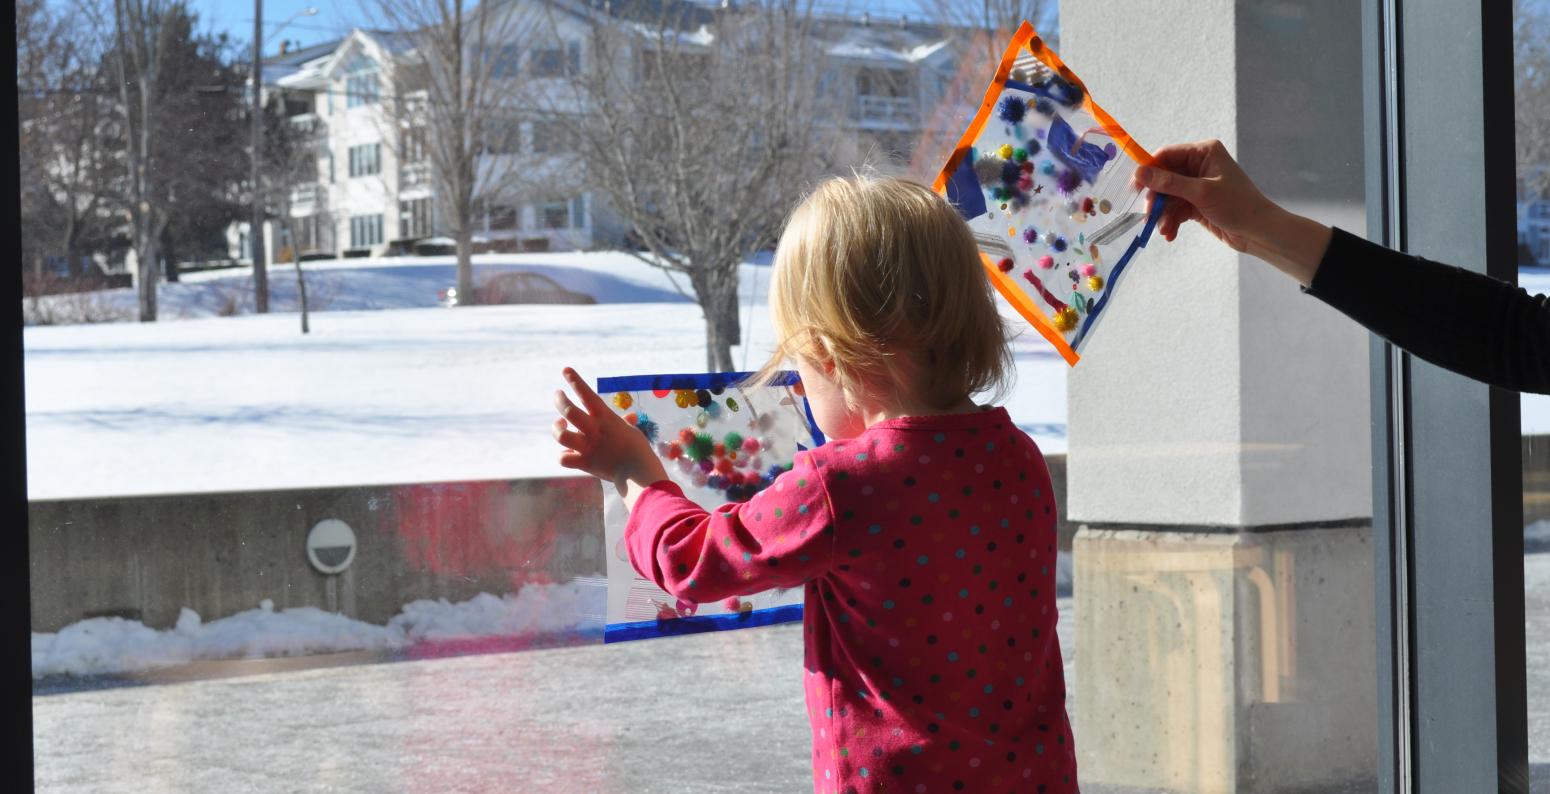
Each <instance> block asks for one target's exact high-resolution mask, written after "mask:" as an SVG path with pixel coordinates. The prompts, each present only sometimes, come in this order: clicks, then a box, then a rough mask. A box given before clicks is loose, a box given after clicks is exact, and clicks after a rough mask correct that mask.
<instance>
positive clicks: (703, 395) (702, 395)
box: [694, 389, 713, 408]
mask: <svg viewBox="0 0 1550 794" xmlns="http://www.w3.org/2000/svg"><path fill="white" fill-rule="evenodd" d="M694 400H695V403H696V404H698V405H699V406H700V407H701V408H704V407H705V406H707V405H710V404H711V402H712V400H713V398H712V397H711V396H710V390H709V389H700V390H698V391H696V392H695V393H694Z"/></svg>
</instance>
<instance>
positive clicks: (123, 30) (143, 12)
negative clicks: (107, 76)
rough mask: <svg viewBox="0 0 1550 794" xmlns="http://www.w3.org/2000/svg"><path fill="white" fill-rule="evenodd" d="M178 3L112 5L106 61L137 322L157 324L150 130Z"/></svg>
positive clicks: (157, 221)
mask: <svg viewBox="0 0 1550 794" xmlns="http://www.w3.org/2000/svg"><path fill="white" fill-rule="evenodd" d="M176 5H178V2H177V0H113V41H114V45H115V46H114V50H113V57H112V58H111V61H112V64H113V67H114V69H115V71H116V74H115V75H114V76H115V77H116V78H117V80H116V81H115V82H117V84H118V93H119V96H118V99H119V107H118V110H119V113H120V114H121V116H122V118H121V122H122V125H123V126H122V129H121V135H122V138H123V145H124V159H125V166H126V167H127V169H128V179H127V185H126V190H125V193H126V194H127V195H126V199H127V201H126V202H125V203H126V205H127V209H128V214H129V221H130V228H131V236H132V239H133V241H134V249H135V258H136V259H137V260H138V264H139V279H138V281H139V284H138V285H137V286H138V287H139V290H140V321H141V322H154V321H155V320H156V288H157V284H158V282H159V281H161V236H162V232H163V231H164V230H165V229H166V226H167V222H168V220H169V218H168V216H167V214H166V212H164V211H163V208H162V206H161V203H160V202H159V201H157V195H156V194H157V190H158V188H159V187H160V185H159V184H157V179H158V178H159V177H160V174H159V171H160V170H161V163H159V162H158V161H157V158H156V155H157V154H158V152H157V148H158V147H156V145H155V129H156V126H157V119H158V118H160V113H161V108H160V107H158V104H157V99H158V98H159V97H160V94H161V83H160V81H161V78H162V71H163V69H162V67H163V66H164V61H165V57H166V55H167V51H168V50H169V49H170V46H169V41H170V39H171V36H172V33H173V30H172V25H170V24H168V22H169V21H170V20H169V19H168V17H169V14H168V11H169V10H170V9H169V6H176Z"/></svg>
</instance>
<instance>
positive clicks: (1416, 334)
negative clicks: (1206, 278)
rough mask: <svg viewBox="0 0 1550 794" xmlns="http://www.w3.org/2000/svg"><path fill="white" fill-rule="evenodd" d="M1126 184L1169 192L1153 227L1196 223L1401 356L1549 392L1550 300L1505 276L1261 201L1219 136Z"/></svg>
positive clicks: (1165, 154) (1164, 154)
mask: <svg viewBox="0 0 1550 794" xmlns="http://www.w3.org/2000/svg"><path fill="white" fill-rule="evenodd" d="M1136 181H1137V183H1139V184H1140V185H1142V186H1144V187H1146V188H1149V189H1150V192H1151V193H1152V194H1153V200H1155V195H1156V194H1164V195H1167V196H1169V201H1168V206H1167V207H1165V208H1164V210H1163V216H1162V219H1161V220H1160V221H1159V223H1158V231H1159V233H1160V234H1162V236H1163V237H1164V238H1165V239H1167V240H1169V241H1171V240H1173V239H1174V238H1175V237H1176V236H1177V234H1178V230H1179V227H1180V226H1181V225H1182V224H1183V223H1185V222H1187V221H1195V222H1197V223H1199V224H1200V225H1201V226H1202V227H1204V228H1205V229H1206V230H1207V231H1209V232H1211V233H1212V234H1213V235H1215V236H1216V237H1217V239H1219V240H1221V241H1222V242H1223V243H1225V244H1227V245H1229V246H1231V247H1232V248H1234V249H1235V250H1238V251H1242V252H1244V253H1247V254H1251V255H1253V256H1256V257H1259V258H1260V259H1263V260H1265V261H1266V262H1268V263H1270V264H1271V265H1272V266H1274V267H1275V268H1276V269H1278V270H1280V271H1281V272H1283V273H1285V274H1287V275H1288V276H1291V277H1292V278H1294V279H1296V280H1297V281H1298V282H1299V283H1301V284H1302V285H1303V287H1304V289H1305V291H1307V292H1308V293H1309V294H1312V295H1314V296H1316V297H1318V298H1319V299H1321V300H1323V301H1324V302H1325V303H1328V304H1329V305H1331V306H1333V307H1334V308H1336V309H1338V310H1339V311H1341V312H1343V313H1344V314H1345V315H1346V316H1348V317H1350V318H1351V319H1353V320H1355V321H1357V322H1358V323H1361V324H1362V325H1364V326H1366V327H1367V328H1368V329H1370V330H1371V331H1372V332H1373V333H1376V334H1378V335H1379V336H1382V337H1384V338H1385V339H1388V340H1389V341H1390V342H1393V343H1394V344H1395V345H1398V346H1399V347H1401V348H1403V349H1405V350H1407V351H1409V352H1410V353H1412V354H1414V355H1416V356H1418V357H1420V358H1422V359H1425V360H1427V361H1430V362H1432V363H1434V364H1437V365H1438V366H1441V367H1445V368H1447V369H1450V370H1452V371H1454V372H1457V373H1459V374H1461V375H1465V376H1467V377H1470V378H1474V379H1476V380H1479V381H1483V382H1485V383H1489V384H1491V385H1493V386H1500V387H1503V388H1507V389H1515V390H1518V391H1530V392H1540V393H1550V305H1547V299H1546V298H1545V297H1544V296H1532V295H1529V294H1528V293H1527V292H1525V291H1524V290H1522V289H1519V288H1517V287H1515V286H1513V285H1511V284H1508V283H1506V282H1504V281H1500V280H1498V279H1494V278H1491V277H1489V276H1485V275H1481V274H1479V273H1473V272H1470V271H1467V270H1464V269H1462V268H1457V267H1452V266H1449V265H1444V264H1439V263H1437V262H1433V261H1430V260H1427V259H1422V258H1420V257H1416V256H1410V255H1406V254H1402V253H1398V252H1396V251H1392V250H1389V249H1387V248H1384V247H1382V246H1380V245H1376V244H1374V243H1370V242H1367V241H1366V240H1363V239H1361V238H1359V237H1356V236H1354V235H1352V234H1350V233H1348V232H1345V231H1342V230H1339V229H1331V228H1330V227H1329V226H1326V225H1324V224H1322V223H1319V222H1317V221H1314V220H1311V219H1309V218H1305V217H1302V216H1300V215H1297V214H1295V213H1292V212H1288V211H1287V210H1285V209H1284V208H1282V207H1280V206H1278V205H1277V204H1276V203H1275V202H1273V201H1270V200H1269V199H1268V198H1266V197H1265V196H1264V195H1263V194H1262V193H1260V192H1259V189H1258V188H1257V187H1256V186H1255V185H1254V183H1253V181H1251V180H1250V179H1249V177H1248V175H1247V174H1245V173H1244V172H1243V169H1242V168H1240V167H1239V166H1238V163H1237V162H1236V161H1234V160H1233V159H1232V155H1230V154H1228V153H1227V150H1226V148H1225V147H1223V146H1222V144H1221V142H1219V141H1201V142H1197V143H1190V144H1183V145H1178V146H1168V147H1164V148H1162V149H1159V150H1158V151H1157V153H1156V163H1155V165H1154V166H1151V167H1142V168H1140V169H1138V170H1137V172H1136Z"/></svg>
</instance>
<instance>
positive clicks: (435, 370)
mask: <svg viewBox="0 0 1550 794" xmlns="http://www.w3.org/2000/svg"><path fill="white" fill-rule="evenodd" d="M442 261H443V262H445V258H442ZM518 266H521V267H530V268H534V269H543V272H548V273H552V274H553V277H554V278H555V279H556V280H557V281H559V282H560V283H561V284H562V285H563V286H565V287H567V288H570V289H582V290H584V291H585V290H594V291H595V294H598V295H599V296H600V297H599V300H604V299H605V298H606V299H607V300H606V301H605V302H603V303H600V304H598V305H595V306H544V305H517V306H487V307H476V308H464V309H444V308H403V309H399V310H395V311H359V310H340V311H326V312H317V313H315V314H313V316H312V320H311V323H312V333H310V334H308V335H306V336H303V335H302V334H301V333H300V332H299V328H298V324H297V318H296V316H295V315H294V314H285V313H279V314H269V315H239V316H236V317H208V316H207V317H196V318H193V319H186V320H180V321H176V322H159V323H110V324H101V325H70V326H38V327H30V328H27V329H26V330H25V332H24V344H25V347H26V384H27V393H26V400H27V449H28V456H27V465H28V488H29V496H30V498H33V499H59V498H69V497H87V496H111V495H130V494H151V493H185V492H210V491H230V490H255V489H272V488H312V487H327V486H339V485H360V484H380V483H394V482H434V481H449V480H476V479H480V480H482V479H507V478H521V477H554V476H566V475H571V474H573V472H570V471H569V470H566V469H562V468H560V466H559V465H558V464H557V463H556V460H555V449H556V448H555V446H554V441H553V439H552V438H551V437H550V436H549V424H550V422H551V421H552V420H553V416H554V409H553V407H552V404H551V400H552V395H553V393H554V390H555V389H556V388H558V387H559V386H560V379H559V373H560V370H561V368H562V367H564V366H566V365H575V366H576V367H577V368H578V369H579V370H580V371H581V373H582V374H583V375H584V376H585V377H588V378H596V377H600V376H605V375H628V374H643V373H651V372H695V371H701V370H703V369H704V368H705V358H704V355H705V354H704V342H703V340H704V333H705V332H704V323H703V321H702V319H701V314H700V311H699V308H698V307H697V306H696V305H694V304H691V303H688V302H686V301H684V300H683V299H682V298H681V297H678V296H677V295H676V293H674V292H672V290H673V287H672V285H671V283H670V282H669V281H668V280H667V276H666V275H665V274H664V273H663V272H662V271H660V270H657V269H655V268H652V267H650V266H648V265H645V264H643V263H640V262H639V261H638V260H636V259H634V258H633V257H631V256H629V255H627V254H574V255H568V256H567V257H564V258H559V259H554V260H545V261H544V262H540V261H539V259H538V258H535V257H534V256H527V257H505V258H503V259H501V264H490V265H481V266H480V268H478V271H479V272H480V273H487V272H491V271H493V270H499V269H504V268H512V267H518ZM308 268H309V269H308V274H309V275H308V277H309V279H313V280H317V281H325V280H326V279H329V278H336V279H337V282H336V283H337V284H339V285H340V287H339V291H338V292H337V293H336V294H335V295H334V298H333V301H334V305H335V306H340V305H352V306H357V307H359V306H365V305H373V306H405V305H408V306H415V305H420V306H434V303H435V300H436V290H437V289H440V288H442V287H444V286H447V285H449V284H450V283H451V281H450V279H451V278H452V273H453V270H452V267H451V265H449V264H445V263H443V264H434V263H432V264H425V263H423V262H416V261H415V260H414V259H413V258H407V257H406V258H404V260H403V261H396V262H390V261H389V260H381V261H375V262H374V261H363V262H361V263H359V264H358V263H355V262H351V261H343V262H337V263H326V266H324V267H318V268H312V267H310V266H308ZM768 272H769V268H767V267H761V266H753V265H749V266H745V267H744V268H743V271H742V274H743V277H744V283H745V285H746V286H745V287H744V290H743V293H742V294H743V295H744V296H745V304H750V303H751V305H746V308H745V310H744V314H743V320H744V322H745V324H746V326H747V328H746V331H747V335H748V337H747V338H748V342H749V343H748V345H747V346H746V348H745V347H737V348H734V359H735V360H736V361H737V362H739V364H740V366H744V367H747V368H757V367H758V366H759V365H760V364H761V363H762V362H763V359H764V357H765V355H767V353H768V351H769V349H770V334H769V324H768V309H767V307H766V305H765V297H766V296H767V295H768V286H767V283H766V282H767V274H768ZM238 279H240V275H232V274H227V275H224V276H217V275H216V274H213V273H207V274H202V277H201V278H198V279H195V278H192V277H191V278H190V279H188V283H186V284H182V285H172V286H181V287H184V288H185V291H186V292H189V293H193V292H196V291H198V290H201V289H206V290H208V289H209V288H208V287H207V286H206V285H208V284H211V283H223V282H231V281H234V280H238ZM274 283H275V285H276V291H275V292H276V300H275V305H276V307H277V308H280V309H282V310H283V308H284V307H285V306H286V302H285V300H286V296H287V295H288V293H286V292H284V291H283V290H282V289H280V286H281V285H285V284H287V283H291V282H290V280H289V279H287V278H286V276H285V271H284V270H283V269H282V270H280V271H278V272H277V273H275V278H274ZM670 298H671V299H673V302H669V299H670ZM747 298H755V299H754V300H752V301H748V300H747ZM638 299H650V301H651V302H648V303H639V302H631V301H635V300H638ZM416 302H419V303H418V304H417V303H416ZM182 305H183V308H184V309H191V307H192V306H194V305H196V302H195V301H192V300H190V301H186V302H184V303H183V304H182ZM1014 351H1015V355H1016V358H1017V368H1018V381H1017V385H1016V387H1015V389H1014V390H1013V392H1012V393H1011V395H1010V397H1009V399H1008V400H1007V404H1008V405H1010V406H1013V408H1014V412H1015V415H1016V416H1017V418H1018V420H1019V421H1020V422H1022V423H1023V424H1024V427H1025V429H1028V430H1030V431H1031V432H1032V434H1033V436H1034V438H1035V439H1036V440H1037V441H1038V442H1039V444H1040V446H1041V447H1042V448H1043V449H1044V451H1045V452H1047V453H1053V452H1062V451H1064V449H1065V378H1066V367H1065V364H1064V363H1063V362H1062V361H1061V360H1060V359H1059V358H1058V357H1056V356H1055V355H1054V354H1053V352H1052V351H1050V350H1049V349H1048V347H1047V345H1045V343H1044V342H1043V340H1042V339H1039V338H1038V337H1037V335H1035V334H1032V333H1031V332H1030V333H1025V334H1023V335H1022V336H1020V337H1019V338H1018V339H1017V340H1016V341H1015V343H1014Z"/></svg>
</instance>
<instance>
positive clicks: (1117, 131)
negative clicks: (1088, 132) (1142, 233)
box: [931, 20, 1156, 367]
mask: <svg viewBox="0 0 1550 794" xmlns="http://www.w3.org/2000/svg"><path fill="white" fill-rule="evenodd" d="M1024 47H1027V48H1028V51H1029V52H1030V53H1032V55H1033V56H1034V57H1035V58H1038V59H1039V60H1040V61H1042V62H1043V63H1044V65H1045V66H1048V67H1049V68H1051V69H1053V70H1055V73H1056V74H1059V75H1060V77H1061V79H1063V80H1065V81H1066V82H1068V83H1071V84H1072V85H1073V86H1076V87H1077V88H1078V89H1080V90H1081V92H1082V108H1083V109H1084V110H1086V111H1087V112H1088V114H1089V115H1091V116H1092V117H1093V118H1095V119H1097V120H1098V124H1099V126H1101V127H1102V128H1103V131H1104V132H1105V133H1106V134H1108V136H1109V137H1110V138H1113V139H1114V140H1115V141H1116V142H1117V143H1118V144H1119V146H1120V148H1122V149H1124V150H1125V154H1127V155H1130V158H1131V159H1132V160H1135V161H1136V162H1137V163H1140V164H1142V165H1152V164H1154V163H1155V162H1156V160H1155V158H1153V157H1152V154H1151V153H1150V152H1148V151H1147V150H1146V149H1145V148H1144V147H1142V146H1141V144H1139V143H1137V142H1136V139H1135V138H1132V137H1130V133H1128V132H1126V131H1125V128H1124V127H1121V126H1120V125H1119V122H1117V121H1115V120H1114V117H1113V116H1110V115H1109V113H1108V111H1106V110H1104V109H1103V108H1102V107H1101V106H1099V104H1098V103H1097V102H1095V101H1093V95H1092V92H1091V91H1088V90H1087V85H1086V84H1085V83H1083V82H1082V80H1081V78H1079V77H1077V76H1076V73H1075V72H1073V71H1071V68H1070V67H1069V66H1066V63H1065V61H1062V60H1061V59H1060V56H1059V55H1056V54H1055V51H1054V50H1052V49H1050V48H1049V45H1047V44H1045V43H1044V40H1043V39H1041V38H1039V34H1038V33H1035V32H1034V30H1033V25H1031V24H1029V23H1028V22H1027V21H1026V20H1025V21H1024V22H1023V23H1022V24H1021V25H1019V26H1018V27H1017V32H1016V33H1015V34H1013V35H1012V41H1011V43H1010V44H1008V45H1007V48H1006V52H1004V53H1003V54H1002V55H1001V63H1000V64H999V65H997V66H996V76H995V78H994V79H993V80H991V82H990V87H989V88H988V89H986V90H985V98H984V99H983V100H981V101H980V108H979V111H977V112H976V113H975V114H974V120H973V121H972V122H970V123H969V127H968V129H966V130H964V132H963V135H962V136H960V137H959V138H958V145H957V146H956V147H955V148H954V149H953V153H952V155H951V156H949V157H948V158H947V164H946V165H944V166H943V167H942V170H941V171H940V172H939V173H938V174H937V176H936V180H935V181H934V182H933V183H932V184H931V189H932V190H935V191H936V192H937V193H938V194H941V195H944V196H945V195H946V194H947V181H948V179H950V178H951V177H952V174H953V172H954V171H957V170H958V165H959V164H960V163H962V162H963V158H965V157H967V156H968V154H969V150H970V149H972V148H974V141H975V140H976V139H978V138H979V136H980V131H981V130H983V129H984V128H985V122H986V121H989V120H990V113H991V111H992V110H993V109H994V108H995V106H996V100H998V99H1000V98H1001V92H1002V90H1003V89H1004V88H1005V87H1006V80H1007V78H1008V77H1009V76H1011V73H1012V65H1013V64H1015V63H1016V62H1017V54H1018V52H1019V51H1020V50H1022V49H1023V48H1024ZM980 257H981V259H982V260H983V264H984V266H985V273H986V274H987V275H988V276H989V277H990V283H991V284H992V285H994V286H995V288H996V291H997V292H1000V293H1001V296H1002V297H1004V298H1006V299H1007V302H1008V303H1011V304H1012V307H1013V308H1015V309H1017V313H1018V314H1021V315H1022V316H1023V317H1024V318H1025V319H1027V320H1028V322H1030V323H1032V324H1033V327H1034V329H1035V330H1037V331H1038V332H1039V334H1040V335H1042V336H1043V337H1044V338H1045V339H1047V340H1049V343H1050V344H1052V345H1054V346H1055V350H1056V351H1058V352H1059V353H1060V356H1061V358H1064V359H1065V360H1066V363H1067V364H1069V365H1070V366H1073V367H1074V366H1076V362H1078V361H1080V360H1081V358H1082V357H1081V356H1080V355H1079V354H1077V352H1076V351H1075V350H1074V349H1072V347H1071V345H1070V344H1069V343H1068V342H1066V338H1065V335H1064V334H1062V333H1061V332H1060V331H1057V330H1055V326H1054V323H1053V321H1052V320H1051V319H1050V318H1049V316H1048V315H1047V314H1045V313H1044V311H1043V310H1042V309H1040V308H1039V307H1038V305H1037V304H1035V303H1034V302H1033V299H1032V298H1030V297H1029V296H1028V293H1026V292H1024V291H1023V289H1022V287H1020V286H1018V285H1017V282H1016V281H1015V280H1013V278H1012V277H1011V276H1009V275H1007V274H1005V273H1002V272H1001V269H1000V268H999V267H997V266H996V263H995V262H993V261H991V258H990V257H989V256H988V255H986V254H985V253H984V252H981V253H980Z"/></svg>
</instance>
